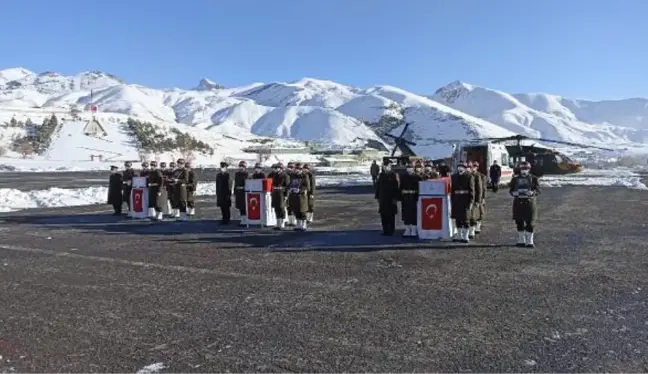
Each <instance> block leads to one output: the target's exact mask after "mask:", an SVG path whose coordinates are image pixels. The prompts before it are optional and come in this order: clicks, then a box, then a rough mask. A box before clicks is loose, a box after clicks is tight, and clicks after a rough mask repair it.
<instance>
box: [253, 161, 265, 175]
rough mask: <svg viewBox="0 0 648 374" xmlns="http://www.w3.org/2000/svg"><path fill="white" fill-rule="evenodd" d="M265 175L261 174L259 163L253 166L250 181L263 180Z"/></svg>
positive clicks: (261, 169)
mask: <svg viewBox="0 0 648 374" xmlns="http://www.w3.org/2000/svg"><path fill="white" fill-rule="evenodd" d="M265 178H266V175H265V173H264V172H263V167H262V166H261V163H260V162H257V163H256V164H254V173H253V174H252V179H265Z"/></svg>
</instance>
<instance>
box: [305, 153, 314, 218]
mask: <svg viewBox="0 0 648 374" xmlns="http://www.w3.org/2000/svg"><path fill="white" fill-rule="evenodd" d="M303 169H304V174H306V175H307V176H308V178H309V183H310V191H308V212H306V222H308V223H312V222H313V214H314V213H315V174H314V173H313V170H311V167H310V165H308V164H304V166H303Z"/></svg>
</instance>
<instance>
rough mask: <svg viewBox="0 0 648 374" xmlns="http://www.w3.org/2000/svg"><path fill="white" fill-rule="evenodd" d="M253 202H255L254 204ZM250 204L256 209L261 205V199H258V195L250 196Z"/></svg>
mask: <svg viewBox="0 0 648 374" xmlns="http://www.w3.org/2000/svg"><path fill="white" fill-rule="evenodd" d="M252 202H254V204H253V203H252ZM248 205H250V207H252V206H254V209H256V207H257V206H259V199H257V198H256V197H252V198H250V200H249V201H248Z"/></svg>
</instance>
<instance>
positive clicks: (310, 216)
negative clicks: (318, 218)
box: [306, 212, 313, 223]
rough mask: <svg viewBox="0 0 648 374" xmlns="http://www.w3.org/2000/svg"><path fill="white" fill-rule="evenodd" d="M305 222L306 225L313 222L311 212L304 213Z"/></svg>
mask: <svg viewBox="0 0 648 374" xmlns="http://www.w3.org/2000/svg"><path fill="white" fill-rule="evenodd" d="M306 221H308V223H312V222H313V212H308V213H306Z"/></svg>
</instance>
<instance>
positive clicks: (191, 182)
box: [185, 161, 198, 216]
mask: <svg viewBox="0 0 648 374" xmlns="http://www.w3.org/2000/svg"><path fill="white" fill-rule="evenodd" d="M185 170H186V172H187V215H188V216H195V215H196V191H198V174H197V173H196V171H195V170H194V169H193V168H192V167H191V161H187V162H185Z"/></svg>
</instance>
